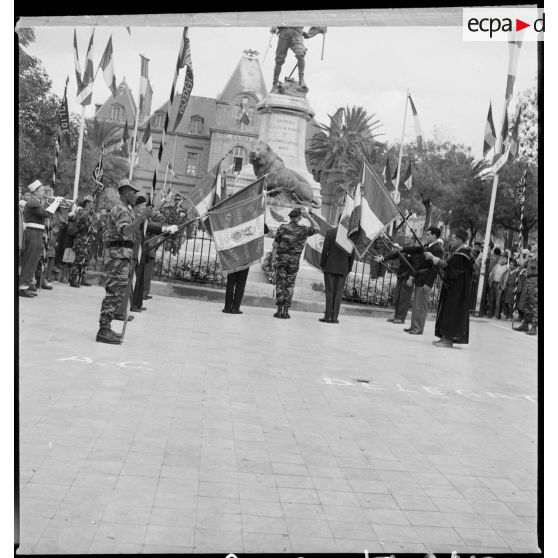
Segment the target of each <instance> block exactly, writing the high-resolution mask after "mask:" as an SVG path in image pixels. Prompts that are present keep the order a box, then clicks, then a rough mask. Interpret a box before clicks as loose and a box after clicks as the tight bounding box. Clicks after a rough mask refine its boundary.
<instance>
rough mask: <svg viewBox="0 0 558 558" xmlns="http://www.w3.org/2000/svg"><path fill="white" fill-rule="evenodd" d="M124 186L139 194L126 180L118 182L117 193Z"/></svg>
mask: <svg viewBox="0 0 558 558" xmlns="http://www.w3.org/2000/svg"><path fill="white" fill-rule="evenodd" d="M124 186H128V187H129V188H131V189H132V190H134V191H135V192H139V190H138V189H137V188H136V187H135V186H133V185H132V183H131V182H130V180H129V179H128V178H123V179H122V180H119V181H118V192H120V189H121V188H124Z"/></svg>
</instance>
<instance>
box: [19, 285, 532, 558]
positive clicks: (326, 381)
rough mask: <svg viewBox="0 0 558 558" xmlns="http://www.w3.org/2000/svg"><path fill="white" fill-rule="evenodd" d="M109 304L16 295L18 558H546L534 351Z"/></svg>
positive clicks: (374, 321) (306, 318)
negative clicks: (522, 555)
mask: <svg viewBox="0 0 558 558" xmlns="http://www.w3.org/2000/svg"><path fill="white" fill-rule="evenodd" d="M103 292H104V291H103V290H102V289H101V288H99V287H91V288H89V289H86V288H81V289H80V290H79V291H78V290H76V289H71V288H69V287H67V286H65V285H56V286H55V290H53V291H50V292H43V293H41V294H40V295H39V297H37V298H36V299H33V300H28V299H22V300H20V301H19V303H20V316H19V317H20V322H19V325H20V331H19V333H20V369H19V390H20V391H19V396H20V405H19V412H20V432H19V435H20V439H19V440H20V490H21V516H20V522H21V551H22V552H24V553H33V554H43V553H44V554H56V553H130V554H133V553H137V552H142V553H148V552H154V553H155V552H168V553H172V552H175V553H176V552H182V553H192V552H193V553H211V552H219V553H229V552H258V553H259V552H296V553H299V554H301V553H305V552H306V553H307V552H362V551H363V550H364V549H365V548H366V549H368V550H369V552H383V551H385V552H386V554H389V553H392V552H393V553H397V552H426V551H427V550H429V551H433V552H449V551H451V550H452V549H455V550H457V551H461V552H471V553H474V552H477V553H479V552H493V553H498V552H506V551H507V552H509V551H515V552H519V551H531V552H536V551H537V536H536V513H537V507H536V506H537V492H536V490H537V477H536V471H537V450H536V448H537V398H536V394H537V372H536V367H537V352H536V350H537V344H536V340H535V339H533V338H531V337H528V336H525V335H523V334H519V333H515V332H513V331H511V330H510V327H509V324H501V323H497V322H494V321H483V320H475V321H474V322H472V324H471V344H470V345H468V346H463V347H459V348H456V349H454V350H444V349H437V348H435V347H433V346H432V345H431V341H432V340H433V335H432V334H433V323H432V322H427V325H426V332H425V335H423V336H408V335H406V334H405V333H404V332H403V331H402V328H403V326H396V325H392V324H389V323H386V322H385V320H382V319H379V318H370V317H358V316H342V320H341V323H340V324H339V325H332V324H322V323H319V322H318V321H317V319H318V317H319V315H318V314H313V313H310V312H296V311H293V312H292V319H291V320H288V321H287V320H276V319H273V317H272V315H271V314H272V311H270V309H267V308H256V307H247V308H245V313H244V314H243V315H239V316H235V315H225V314H223V313H221V308H222V304H220V303H210V302H203V301H195V300H188V299H173V298H169V297H163V296H155V297H154V298H153V299H152V300H150V301H147V303H146V304H147V306H148V311H147V312H145V313H142V314H134V316H135V319H134V321H133V322H131V323H130V324H129V326H128V328H127V331H126V340H125V343H124V345H122V346H111V345H103V344H100V343H95V340H94V339H95V333H96V329H97V319H98V311H99V308H100V303H101V300H102V297H103ZM113 325H114V326H115V329H116V328H119V327H121V322H114V324H113Z"/></svg>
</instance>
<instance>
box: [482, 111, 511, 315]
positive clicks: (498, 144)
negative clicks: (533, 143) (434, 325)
mask: <svg viewBox="0 0 558 558" xmlns="http://www.w3.org/2000/svg"><path fill="white" fill-rule="evenodd" d="M507 110H508V101H507V100H505V101H504V110H503V111H502V120H501V122H502V124H501V126H503V125H504V119H505V118H506V111H507ZM500 130H501V127H500ZM502 143H503V137H502V132H501V131H500V135H499V136H498V141H497V142H496V150H495V153H500V152H501V151H502ZM501 156H502V157H504V155H501ZM499 178H500V176H499V174H498V173H495V174H494V179H493V180H492V194H491V196H490V208H489V210H488V219H487V221H486V231H485V233H484V244H483V247H482V256H481V270H480V275H479V282H478V285H477V303H476V305H475V316H480V313H481V304H482V295H483V292H484V278H485V275H486V259H487V257H488V243H489V241H490V232H491V230H492V219H493V218H494V205H495V203H496V190H497V189H498V180H499Z"/></svg>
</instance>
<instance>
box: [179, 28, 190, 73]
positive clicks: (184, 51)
mask: <svg viewBox="0 0 558 558" xmlns="http://www.w3.org/2000/svg"><path fill="white" fill-rule="evenodd" d="M189 57H190V39H188V27H184V29H183V31H182V41H181V43H180V51H179V52H178V59H177V61H176V73H177V74H178V71H179V70H181V69H182V68H184V66H185V65H186V64H187V63H188V58H189ZM190 62H191V60H190Z"/></svg>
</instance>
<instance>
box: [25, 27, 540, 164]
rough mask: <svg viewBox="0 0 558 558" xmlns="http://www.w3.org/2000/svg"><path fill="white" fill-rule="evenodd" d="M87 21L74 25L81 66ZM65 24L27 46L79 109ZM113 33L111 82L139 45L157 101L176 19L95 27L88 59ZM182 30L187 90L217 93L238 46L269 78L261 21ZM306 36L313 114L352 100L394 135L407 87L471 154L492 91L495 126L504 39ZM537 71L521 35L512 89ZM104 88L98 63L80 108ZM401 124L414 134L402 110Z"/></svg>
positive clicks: (458, 34) (177, 34) (176, 40)
mask: <svg viewBox="0 0 558 558" xmlns="http://www.w3.org/2000/svg"><path fill="white" fill-rule="evenodd" d="M91 29H92V28H91V27H78V29H77V33H78V47H79V54H80V63H81V66H82V70H83V68H84V60H85V53H86V49H87V43H88V41H89V36H90V33H91ZM73 31H74V28H73V27H36V28H35V33H36V41H35V43H33V44H32V45H31V46H30V48H29V52H30V53H31V54H33V55H35V56H37V57H38V58H40V60H41V61H42V62H43V64H44V67H45V69H46V71H47V73H48V74H49V76H50V78H51V79H52V81H53V86H54V91H55V92H56V93H57V94H59V95H61V94H62V92H63V89H64V82H65V79H66V76H67V75H69V76H70V85H69V95H68V99H69V102H70V111H73V112H78V113H79V112H80V109H81V107H80V106H79V105H78V104H77V103H75V94H76V81H75V73H74V61H73ZM111 33H112V34H113V47H114V59H115V72H116V78H117V82H120V80H121V79H122V78H123V77H125V78H126V81H127V82H128V84H129V85H130V86H131V87H132V91H133V93H134V96H135V97H137V94H138V88H139V73H140V63H139V56H138V53H142V54H144V55H145V56H147V57H148V58H149V59H150V64H149V75H150V78H151V84H152V87H153V105H152V108H153V109H155V108H157V107H158V106H160V105H161V104H162V103H163V102H165V100H166V99H167V98H168V95H169V93H170V86H171V83H172V78H173V71H174V65H175V63H176V57H177V54H178V49H179V46H180V38H181V33H182V29H181V28H178V27H170V28H160V27H132V36H131V37H130V36H129V35H128V32H127V31H126V29H125V28H124V27H97V28H96V30H95V42H94V62H95V65H96V66H97V65H98V64H99V61H100V59H101V56H102V54H103V51H104V48H105V45H106V43H107V40H108V38H109V36H110V34H111ZM189 36H190V41H191V52H192V62H193V66H194V89H193V93H192V94H193V95H200V96H206V97H215V96H216V95H218V93H219V92H220V91H221V90H222V89H223V87H224V86H225V84H226V82H227V79H228V78H229V76H230V74H231V73H232V71H233V70H234V68H235V66H236V64H237V63H238V61H239V59H240V57H241V56H242V51H243V50H244V49H253V50H257V51H259V52H260V61H261V63H262V68H263V72H264V77H265V79H266V84H267V87H268V89H270V88H271V78H272V73H273V65H274V54H275V47H276V45H277V38H274V39H273V43H272V46H271V48H270V50H269V52H268V53H267V57H266V59H265V61H263V58H264V55H265V52H266V49H267V46H268V44H269V40H270V37H271V34H270V33H269V27H258V28H245V27H243V28H240V27H237V28H224V27H216V28H208V27H203V28H201V27H199V28H195V27H191V28H190V32H189ZM306 46H307V48H308V53H307V55H306V60H307V64H306V81H307V84H308V86H309V88H310V90H309V93H308V99H309V102H310V105H311V107H312V108H313V109H314V110H315V111H316V119H317V120H318V121H319V122H327V115H328V114H332V113H333V112H335V109H336V108H337V107H339V106H344V105H349V106H353V105H357V106H359V105H360V106H363V107H364V108H365V109H366V110H367V111H368V112H369V113H376V115H377V118H378V119H379V120H380V122H381V123H382V124H383V126H382V128H381V131H383V132H384V134H385V136H384V138H380V139H386V140H387V141H394V140H395V141H399V138H400V135H401V127H402V123H403V109H404V99H405V92H406V89H407V88H409V89H410V91H411V95H412V97H413V100H414V102H415V105H416V107H417V111H418V113H419V118H420V120H421V124H422V128H423V133H424V135H425V136H426V138H428V137H429V136H431V135H432V133H433V131H434V129H435V128H436V127H437V128H439V129H441V130H442V131H443V137H445V138H447V139H450V140H452V141H456V142H459V143H464V144H466V145H469V146H471V148H472V149H473V153H474V154H475V155H477V156H478V155H480V153H481V149H482V139H483V133H484V126H485V122H486V114H487V111H488V104H489V101H490V100H492V106H493V114H494V120H495V125H496V128H497V129H498V128H499V126H500V120H501V111H502V109H503V97H504V90H505V85H506V75H507V64H508V46H507V43H505V42H494V43H488V42H478V43H475V42H464V41H463V40H462V30H461V27H392V28H390V27H329V29H328V33H327V35H326V41H325V50H324V59H323V61H322V60H320V55H321V48H322V36H321V35H318V36H316V37H314V38H313V39H310V40H307V41H306ZM295 63H296V59H295V58H294V55H293V54H292V53H291V52H289V55H288V58H287V61H286V63H285V65H284V67H283V70H284V72H286V73H287V74H288V73H289V72H290V71H291V70H292V68H293V66H294V64H295ZM536 76H537V53H536V43H532V42H529V43H523V48H522V53H521V57H520V60H519V66H518V74H517V81H516V87H515V94H516V95H517V93H518V92H519V91H522V90H524V89H527V88H530V87H532V86H535V85H536ZM180 87H181V82H180V81H179V88H180ZM109 94H110V92H109V89H108V87H107V86H106V84H105V82H104V80H103V78H102V73H101V72H99V74H98V75H97V79H96V81H95V87H94V93H93V105H91V106H90V107H88V108H87V112H86V116H92V114H93V110H94V108H93V107H94V103H102V102H104V101H105V100H106V99H107V97H108V95H109ZM516 95H515V97H516ZM513 104H514V103H513V102H512V105H513ZM408 116H409V115H408ZM406 134H407V136H408V137H409V138H412V137H414V127H413V122H412V120H411V119H410V118H409V117H408V120H407V126H406Z"/></svg>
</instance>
